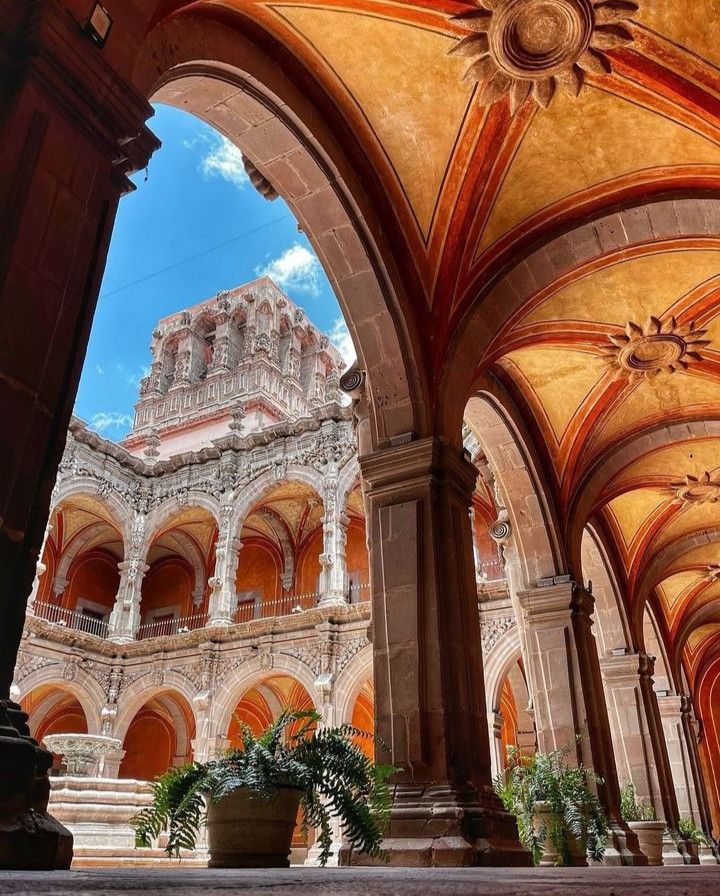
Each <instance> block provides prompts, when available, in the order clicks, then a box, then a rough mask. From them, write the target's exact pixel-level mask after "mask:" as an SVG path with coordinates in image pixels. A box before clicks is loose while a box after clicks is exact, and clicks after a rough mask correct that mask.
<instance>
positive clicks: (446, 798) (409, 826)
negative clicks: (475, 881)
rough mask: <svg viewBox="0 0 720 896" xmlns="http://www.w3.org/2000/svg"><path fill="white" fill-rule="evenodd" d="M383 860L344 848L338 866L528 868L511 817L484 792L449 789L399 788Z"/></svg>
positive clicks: (391, 814) (525, 855)
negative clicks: (463, 792)
mask: <svg viewBox="0 0 720 896" xmlns="http://www.w3.org/2000/svg"><path fill="white" fill-rule="evenodd" d="M382 848H383V852H384V856H382V857H380V858H378V859H373V858H371V857H370V856H367V855H365V854H364V853H357V852H354V851H352V850H351V849H350V848H349V847H347V846H343V847H342V849H341V850H340V855H339V857H338V858H339V864H340V865H353V866H356V865H388V864H389V865H392V866H401V867H409V868H456V867H476V866H488V867H523V868H526V867H529V866H530V865H531V864H532V862H531V857H530V853H529V852H528V851H527V850H526V849H525V848H524V847H523V846H522V845H521V843H520V839H519V837H518V832H517V824H516V822H515V818H514V816H512V815H510V813H509V812H506V811H505V809H503V807H502V804H501V803H500V801H499V799H498V798H497V796H495V794H494V792H492V791H491V790H490V789H488V793H487V794H483V797H482V801H481V799H480V798H479V797H478V795H477V794H473V793H469V794H459V793H458V792H456V791H454V790H453V789H452V788H451V787H448V786H433V787H428V788H425V789H423V788H417V787H412V786H408V785H398V787H397V789H396V792H395V798H394V803H393V807H392V809H391V812H390V823H389V829H388V836H387V837H386V838H385V840H383V844H382Z"/></svg>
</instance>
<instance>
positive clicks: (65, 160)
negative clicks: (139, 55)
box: [0, 0, 159, 868]
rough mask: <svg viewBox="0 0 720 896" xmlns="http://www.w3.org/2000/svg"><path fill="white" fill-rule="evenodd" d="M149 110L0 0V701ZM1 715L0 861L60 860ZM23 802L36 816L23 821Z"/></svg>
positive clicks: (103, 61) (27, 755)
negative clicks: (4, 423)
mask: <svg viewBox="0 0 720 896" xmlns="http://www.w3.org/2000/svg"><path fill="white" fill-rule="evenodd" d="M115 37H117V38H118V39H122V31H118V32H117V34H116V35H113V34H112V33H111V36H110V40H111V41H112V40H113V39H114V38H115ZM151 114H152V109H151V107H150V105H149V104H148V102H147V101H146V99H145V98H144V97H142V96H140V95H138V94H137V93H135V92H134V91H133V90H132V89H131V88H130V87H129V86H128V85H127V84H124V83H122V82H121V81H120V80H119V79H118V77H117V75H116V73H115V72H114V71H113V69H112V68H111V66H110V65H109V64H108V62H107V58H106V54H105V53H103V51H102V50H100V49H99V48H97V47H95V46H94V45H93V44H92V42H91V41H89V40H88V38H87V37H86V36H85V35H84V33H83V32H82V30H81V29H80V28H79V27H78V25H77V23H76V22H75V21H74V19H73V17H72V15H71V14H70V13H69V11H68V10H67V9H66V8H65V7H64V6H62V5H61V4H58V3H51V2H45V3H29V2H25V3H13V2H10V0H0V221H2V228H1V233H0V333H1V334H2V336H0V415H1V416H2V419H4V420H12V427H11V428H10V429H8V428H7V427H6V428H5V430H4V431H3V434H2V438H1V439H0V467H1V468H2V470H3V476H2V482H1V483H0V520H1V521H2V522H1V523H0V568H2V570H3V575H2V581H0V700H1V699H2V698H7V697H8V694H9V689H10V686H11V682H12V678H13V668H14V666H15V660H16V656H17V649H18V645H19V643H20V638H21V635H22V629H23V624H24V620H25V611H26V604H27V596H28V594H29V593H30V591H31V589H32V582H33V579H34V577H35V572H36V564H37V558H38V556H40V547H41V544H42V539H43V533H44V531H45V527H46V524H47V520H48V515H49V507H50V499H51V493H52V489H53V485H54V482H55V477H56V474H57V468H58V464H59V461H60V457H61V455H62V451H63V448H64V446H65V438H66V433H67V428H68V424H69V421H70V415H71V411H72V406H73V403H74V400H75V394H76V391H77V385H78V381H79V377H80V371H81V367H82V362H83V358H84V354H85V347H86V345H87V340H88V337H89V333H90V326H91V323H92V317H93V313H94V310H95V303H96V300H97V295H98V289H99V286H100V282H101V279H102V274H103V270H104V265H105V258H106V255H107V249H108V245H109V240H110V234H111V231H112V226H113V222H114V216H115V211H116V208H117V203H118V200H119V199H120V196H121V195H122V194H123V193H125V192H128V191H129V190H131V189H133V186H132V184H131V183H130V181H129V180H128V178H127V174H128V173H129V172H130V171H133V170H138V169H141V168H144V167H145V166H146V165H147V162H148V159H149V156H150V155H151V154H152V152H153V151H154V150H155V149H156V148H157V146H158V145H159V144H158V141H157V140H156V139H155V138H154V137H153V135H152V134H151V133H150V132H149V131H148V130H147V128H146V127H145V126H144V122H145V121H146V119H147V118H148V117H149V116H150V115H151ZM12 715H13V717H15V718H17V714H16V710H13V711H12ZM6 716H7V713H5V714H4V719H5V718H6ZM0 724H2V725H3V728H4V729H6V730H5V731H4V733H3V735H2V737H1V739H0V741H1V742H0V794H1V795H0V867H10V866H12V867H24V868H53V867H57V866H58V865H63V866H65V865H67V863H68V862H69V857H70V852H69V850H66V851H65V854H64V857H62V858H59V857H58V856H59V853H58V848H57V847H58V831H55V833H54V834H52V835H51V834H50V833H48V831H47V830H45V829H43V825H42V824H41V823H40V822H39V820H38V819H39V817H40V816H42V817H43V818H47V816H46V815H45V812H44V809H45V807H46V806H47V793H46V790H47V789H48V788H49V783H48V781H47V778H46V777H43V778H42V780H41V781H40V783H37V781H38V780H39V779H36V777H35V775H36V774H39V775H42V776H45V775H46V771H47V768H48V767H49V765H50V762H49V754H47V753H46V751H38V750H37V748H36V747H35V746H34V745H33V744H32V743H30V742H28V741H27V740H23V739H22V736H20V741H19V742H18V738H17V737H15V736H14V735H13V734H12V731H10V730H9V729H10V728H11V726H10V725H8V724H6V723H5V721H4V722H3V723H0ZM18 724H20V723H18ZM23 724H24V723H23ZM14 727H16V726H14ZM40 790H41V791H43V793H42V794H40V792H39V791H40ZM43 804H44V805H43ZM35 806H36V807H38V808H37V810H36V812H35V815H36V816H38V819H36V820H35V821H32V819H30V820H28V818H29V816H28V815H27V812H28V811H29V809H30V808H33V807H35ZM15 810H17V812H16V811H15ZM62 831H63V834H66V832H64V829H62ZM52 837H54V839H55V848H54V849H53V848H51V846H50V840H51V838H52Z"/></svg>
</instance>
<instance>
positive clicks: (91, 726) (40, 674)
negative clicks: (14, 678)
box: [15, 664, 106, 734]
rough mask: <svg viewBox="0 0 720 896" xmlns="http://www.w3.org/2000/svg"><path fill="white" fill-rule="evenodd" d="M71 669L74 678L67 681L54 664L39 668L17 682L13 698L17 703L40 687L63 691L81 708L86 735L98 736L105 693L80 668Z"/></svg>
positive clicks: (76, 666) (78, 666)
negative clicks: (83, 714) (86, 729)
mask: <svg viewBox="0 0 720 896" xmlns="http://www.w3.org/2000/svg"><path fill="white" fill-rule="evenodd" d="M66 668H69V667H66ZM73 668H74V670H75V677H74V678H73V679H72V680H68V679H66V678H64V677H63V676H62V674H61V673H60V670H59V668H58V665H56V664H53V665H49V666H44V667H41V668H39V669H37V670H36V671H34V672H31V673H30V674H29V675H28V676H26V677H25V678H23V679H21V680H20V681H19V682H18V684H17V691H16V692H15V697H16V699H17V701H18V703H19V702H20V701H21V700H24V699H25V698H26V697H28V696H30V694H32V692H33V691H36V690H37V689H38V688H41V687H55V688H57V689H58V690H61V691H65V692H66V693H68V694H71V695H72V696H73V697H74V698H75V699H76V700H77V701H78V703H79V704H80V706H81V707H82V710H83V712H84V713H85V720H86V722H87V728H88V733H89V734H100V732H101V730H102V720H101V716H100V713H101V710H102V707H103V706H104V704H105V700H106V697H105V693H104V691H103V689H102V688H101V687H100V685H99V684H98V682H97V681H96V680H95V679H94V678H93V677H92V676H91V675H90V674H89V673H88V672H87V671H86V670H85V669H83V668H82V666H80V665H77V664H76V665H74V666H73Z"/></svg>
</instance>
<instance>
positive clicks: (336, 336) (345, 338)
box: [328, 317, 357, 369]
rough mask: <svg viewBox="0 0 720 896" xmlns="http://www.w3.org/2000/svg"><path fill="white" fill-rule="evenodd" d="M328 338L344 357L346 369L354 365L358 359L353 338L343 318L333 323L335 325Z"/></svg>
mask: <svg viewBox="0 0 720 896" xmlns="http://www.w3.org/2000/svg"><path fill="white" fill-rule="evenodd" d="M328 336H329V337H330V342H332V344H333V345H334V346H335V348H336V349H337V350H338V351H339V352H340V354H341V355H342V356H343V360H344V361H345V365H346V369H347V368H348V367H350V366H351V365H352V364H354V363H355V360H356V359H357V354H356V352H355V346H354V345H353V341H352V337H351V336H350V331H349V330H348V328H347V324H346V323H345V320H344V319H343V318H342V317H338V318H337V320H335V321H333V325H332V327H331V328H330V331H329V333H328Z"/></svg>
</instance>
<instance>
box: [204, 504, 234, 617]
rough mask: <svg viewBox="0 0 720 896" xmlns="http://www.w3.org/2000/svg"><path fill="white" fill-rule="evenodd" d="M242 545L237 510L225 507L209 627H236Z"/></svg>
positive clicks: (221, 522) (216, 552) (222, 513)
mask: <svg viewBox="0 0 720 896" xmlns="http://www.w3.org/2000/svg"><path fill="white" fill-rule="evenodd" d="M241 549H242V542H241V541H240V538H239V537H238V536H237V535H236V534H235V529H234V520H233V507H232V505H230V504H227V505H224V506H223V507H222V509H221V518H220V528H219V530H218V539H217V543H216V545H215V573H214V575H213V577H212V578H211V579H210V581H209V584H210V587H211V589H212V591H211V593H210V602H209V612H208V625H232V624H233V622H234V621H235V611H236V610H237V591H236V590H235V581H236V579H237V569H238V561H239V559H240V551H241Z"/></svg>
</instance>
